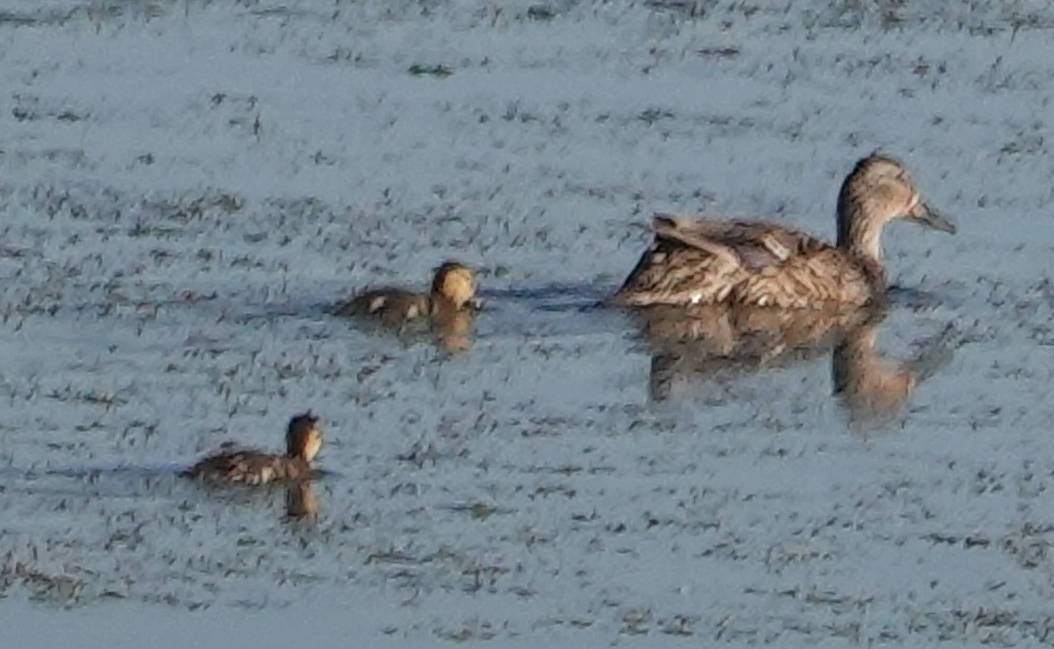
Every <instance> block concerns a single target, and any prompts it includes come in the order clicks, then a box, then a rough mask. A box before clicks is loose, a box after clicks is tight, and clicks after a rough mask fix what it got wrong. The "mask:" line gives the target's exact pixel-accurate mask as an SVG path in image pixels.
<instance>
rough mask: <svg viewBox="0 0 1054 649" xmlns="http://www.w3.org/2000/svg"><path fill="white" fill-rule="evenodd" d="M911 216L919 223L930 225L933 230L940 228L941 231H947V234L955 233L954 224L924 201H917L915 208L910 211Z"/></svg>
mask: <svg viewBox="0 0 1054 649" xmlns="http://www.w3.org/2000/svg"><path fill="white" fill-rule="evenodd" d="M911 216H912V217H914V218H915V219H916V220H917V221H918V222H919V223H922V224H923V225H925V226H928V227H931V228H933V229H934V230H940V231H941V232H947V233H948V234H955V224H954V223H952V222H951V220H949V219H948V218H947V217H945V216H942V215H941V214H940V213H939V212H937V211H936V210H935V209H933V208H932V207H930V206H929V205H927V204H925V203H922V202H919V203H918V204H917V205H916V206H915V209H913V210H912V211H911Z"/></svg>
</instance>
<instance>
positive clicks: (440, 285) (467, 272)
mask: <svg viewBox="0 0 1054 649" xmlns="http://www.w3.org/2000/svg"><path fill="white" fill-rule="evenodd" d="M432 296H433V297H441V298H443V299H445V300H447V301H449V302H450V303H451V304H453V305H454V307H456V308H458V309H460V308H462V307H464V306H465V305H466V304H469V303H470V302H471V301H472V298H474V297H475V296H476V273H475V272H473V270H472V269H471V268H469V267H468V266H466V265H464V264H460V263H458V262H456V261H448V262H446V263H444V264H443V265H442V266H440V267H439V268H437V269H436V274H435V279H434V280H432Z"/></svg>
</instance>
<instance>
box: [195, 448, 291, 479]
mask: <svg viewBox="0 0 1054 649" xmlns="http://www.w3.org/2000/svg"><path fill="white" fill-rule="evenodd" d="M184 475H186V476H187V477H190V478H194V479H197V480H203V481H206V482H225V483H235V484H246V485H259V484H266V483H268V482H273V481H282V480H300V479H304V478H307V477H309V476H310V475H311V466H310V465H309V464H308V463H307V462H306V461H305V460H304V459H302V458H299V457H288V456H285V455H272V454H269V453H260V452H258V451H234V452H228V453H221V454H219V455H213V456H211V457H207V458H205V459H203V460H201V461H200V462H198V463H197V464H195V465H194V466H192V467H191V468H190V469H188V470H187V471H186V472H185V473H184Z"/></svg>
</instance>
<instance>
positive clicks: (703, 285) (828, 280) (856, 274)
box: [611, 153, 956, 309]
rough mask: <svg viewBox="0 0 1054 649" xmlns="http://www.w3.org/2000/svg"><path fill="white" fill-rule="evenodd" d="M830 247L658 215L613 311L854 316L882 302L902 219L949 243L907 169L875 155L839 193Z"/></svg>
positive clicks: (753, 225) (773, 232) (744, 225)
mask: <svg viewBox="0 0 1054 649" xmlns="http://www.w3.org/2000/svg"><path fill="white" fill-rule="evenodd" d="M836 216H837V224H838V239H837V243H836V244H835V245H831V244H830V243H828V242H826V241H824V240H822V239H819V238H817V237H813V236H812V235H809V234H805V233H803V232H800V231H798V230H795V229H792V228H788V227H785V226H782V225H779V224H775V223H769V222H765V221H741V220H726V219H693V218H684V217H680V216H675V215H669V214H656V215H655V217H654V219H653V224H652V225H653V230H654V241H653V243H652V245H651V247H650V249H649V250H647V251H646V252H645V253H644V255H643V256H642V257H641V258H640V261H639V262H638V263H637V265H636V267H635V268H634V269H633V271H632V272H631V273H630V275H629V276H628V277H627V278H626V281H625V282H624V283H623V284H622V286H621V288H619V290H618V291H617V292H616V293H615V295H614V296H613V297H612V300H611V301H612V302H613V303H614V304H617V305H624V306H651V305H661V304H665V305H679V306H687V305H700V304H703V305H705V304H724V305H728V306H744V307H773V308H778V309H827V308H832V307H833V308H836V309H837V308H843V307H857V306H864V305H867V304H877V303H881V302H882V301H883V296H884V294H885V290H886V274H885V270H884V269H883V266H882V246H881V235H882V229H883V228H884V227H885V225H886V224H887V223H889V222H890V221H892V220H894V219H898V218H901V219H906V220H909V221H913V222H915V223H919V224H921V225H925V226H928V227H930V228H933V229H936V230H940V231H943V232H947V233H950V234H954V233H955V231H956V227H955V224H954V223H953V222H952V221H950V220H949V219H948V218H947V217H945V216H943V215H941V214H940V213H938V212H937V211H936V210H935V209H933V208H932V207H931V206H930V205H929V204H928V203H926V202H925V201H924V200H923V199H922V196H921V195H920V193H919V191H918V189H917V188H916V187H915V183H914V181H913V180H912V178H911V175H910V173H909V172H908V170H907V168H906V167H905V166H904V165H903V164H902V163H901V162H899V161H898V160H896V159H894V158H892V157H889V156H886V155H882V154H878V153H873V154H871V155H869V156H867V157H864V158H862V159H860V160H859V161H858V162H857V163H856V165H855V166H854V167H853V169H852V171H851V172H850V173H849V175H848V176H846V178H845V181H844V182H843V183H842V187H841V189H840V191H839V193H838V207H837V215H836Z"/></svg>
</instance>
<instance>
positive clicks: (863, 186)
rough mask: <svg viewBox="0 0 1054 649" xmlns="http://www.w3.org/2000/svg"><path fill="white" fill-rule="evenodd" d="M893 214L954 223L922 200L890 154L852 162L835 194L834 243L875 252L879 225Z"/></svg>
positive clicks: (947, 226) (951, 228)
mask: <svg viewBox="0 0 1054 649" xmlns="http://www.w3.org/2000/svg"><path fill="white" fill-rule="evenodd" d="M897 218H904V219H909V220H912V221H916V222H918V223H921V224H923V225H927V226H929V227H931V228H934V229H937V230H941V231H944V232H948V233H952V234H954V233H955V224H953V223H952V222H951V221H949V220H948V219H946V218H945V217H943V216H941V215H940V214H938V213H937V212H936V211H935V210H934V209H933V208H931V207H930V206H929V205H927V204H926V202H925V201H924V200H922V196H921V195H920V194H919V191H918V189H916V188H915V183H914V182H913V181H912V179H911V175H910V174H909V173H908V170H907V169H906V168H905V167H904V165H902V164H901V163H900V162H898V161H897V160H894V159H893V158H890V157H887V156H883V155H879V154H872V155H870V156H868V157H866V158H863V159H861V160H860V161H859V162H857V163H856V167H854V168H853V170H852V172H850V173H849V175H848V176H847V177H846V179H845V182H844V183H842V189H841V191H840V192H839V194H838V243H839V245H844V244H850V243H853V244H856V245H860V246H862V247H863V248H865V249H867V250H871V249H873V251H874V253H875V256H876V257H877V256H878V255H877V253H878V235H879V234H880V233H881V230H882V226H883V225H885V224H886V223H888V222H889V221H891V220H893V219H897Z"/></svg>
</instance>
